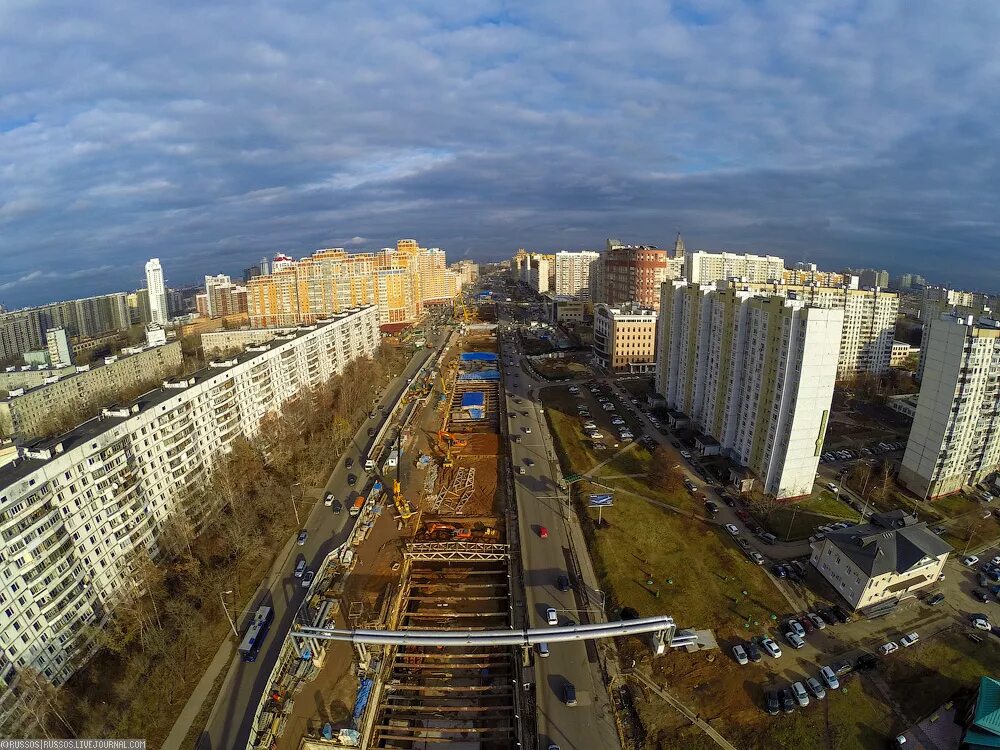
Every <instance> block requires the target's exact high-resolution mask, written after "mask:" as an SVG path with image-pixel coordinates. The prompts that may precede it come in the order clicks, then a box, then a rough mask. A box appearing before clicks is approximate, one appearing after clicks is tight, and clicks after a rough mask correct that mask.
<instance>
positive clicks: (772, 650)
mask: <svg viewBox="0 0 1000 750" xmlns="http://www.w3.org/2000/svg"><path fill="white" fill-rule="evenodd" d="M760 646H761V648H763V649H764V650H765V651H766V652H767V653H768V654H769V655H770V656H772V657H774V658H775V659H777V658H779V657H780V656H781V649H780V648H779V647H778V644H777V643H775V642H774V641H772V640H771V639H770V638H768V637H766V636H765V637H764V638H761V639H760Z"/></svg>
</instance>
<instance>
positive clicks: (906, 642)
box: [899, 633, 920, 648]
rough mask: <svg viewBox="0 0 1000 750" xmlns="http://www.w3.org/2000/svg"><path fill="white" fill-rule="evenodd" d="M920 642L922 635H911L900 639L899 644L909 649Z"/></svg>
mask: <svg viewBox="0 0 1000 750" xmlns="http://www.w3.org/2000/svg"><path fill="white" fill-rule="evenodd" d="M919 640H920V633H910V634H908V635H904V636H903V637H902V638H900V639H899V642H900V643H901V644H902V645H903V648H909V647H910V646H912V645H913V644H914V643H916V642H917V641H919Z"/></svg>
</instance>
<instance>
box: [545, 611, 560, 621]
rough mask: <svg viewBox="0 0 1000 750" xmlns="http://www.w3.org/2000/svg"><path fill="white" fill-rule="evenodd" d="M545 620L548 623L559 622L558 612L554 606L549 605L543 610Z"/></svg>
mask: <svg viewBox="0 0 1000 750" xmlns="http://www.w3.org/2000/svg"><path fill="white" fill-rule="evenodd" d="M545 622H547V623H548V624H549V625H558V624H559V614H558V613H557V612H556V610H555V607H549V608H548V609H546V610H545Z"/></svg>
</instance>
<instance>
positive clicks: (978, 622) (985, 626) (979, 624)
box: [972, 615, 990, 630]
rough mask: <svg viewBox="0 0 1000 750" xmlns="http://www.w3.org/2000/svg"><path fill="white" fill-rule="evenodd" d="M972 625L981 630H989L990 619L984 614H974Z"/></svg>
mask: <svg viewBox="0 0 1000 750" xmlns="http://www.w3.org/2000/svg"><path fill="white" fill-rule="evenodd" d="M972 627H974V628H977V629H979V630H989V629H990V621H989V620H987V619H986V618H985V617H983V616H982V615H973V616H972Z"/></svg>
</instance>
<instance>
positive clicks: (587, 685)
mask: <svg viewBox="0 0 1000 750" xmlns="http://www.w3.org/2000/svg"><path fill="white" fill-rule="evenodd" d="M511 346H512V345H511V344H509V343H506V344H504V349H503V351H504V352H510V351H511ZM515 359H516V360H517V361H519V360H520V357H519V356H517V357H515ZM505 362H506V358H505ZM504 367H505V369H506V365H504ZM505 383H506V386H507V389H508V392H507V410H508V414H516V416H514V417H513V418H510V419H509V424H508V427H509V429H510V433H511V435H512V436H514V435H519V436H520V438H521V442H520V443H516V442H514V441H513V440H512V441H511V455H512V460H513V464H514V471H515V475H514V487H515V490H514V492H515V495H516V502H517V506H518V518H519V524H520V526H519V534H520V537H521V559H522V564H523V568H524V584H525V598H526V601H525V602H524V604H525V607H526V610H527V622H528V624H529V627H533V628H539V627H546V617H545V610H546V609H547V608H549V607H553V608H555V609H556V610H557V612H558V617H559V623H560V624H565V623H566V622H567V621H568V620H572V621H574V622H579V621H580V613H579V611H578V609H577V600H576V593H575V591H574V590H572V589H571V590H570V591H567V592H561V591H559V589H558V587H557V585H556V583H557V579H558V577H559V576H560V575H568V574H569V571H570V570H571V564H570V561H569V541H568V532H567V529H566V526H565V524H566V522H567V520H566V518H565V516H564V509H563V507H562V506H563V503H564V502H565V501H564V500H560V499H559V497H558V487H557V486H556V483H555V479H554V477H556V476H557V475H558V470H559V469H558V465H557V464H556V463H554V462H550V459H549V456H550V455H552V453H551V446H546V445H545V444H543V440H544V438H543V435H544V434H545V433H544V432H543V430H542V427H541V420H542V419H543V418H544V415H543V414H541V412H540V409H539V406H540V404H537V403H535V402H534V400H533V398H534V395H535V394H536V393H537V389H538V388H539V387H541V386H542V385H545V383H544V381H536V380H534V379H533V378H532V377H531V376H530V375H529V374H528V373H526V372H524V371H521V373H520V375H519V376H518V377H517V378H516V385H515V384H514V383H515V380H512V379H511V378H507V379H506V381H505ZM528 430H530V432H529V431H528ZM529 462H531V463H530V464H529ZM522 466H523V467H524V469H525V473H524V474H523V475H522V474H519V473H517V472H518V467H522ZM570 522H573V520H572V519H570ZM543 527H544V528H545V529H546V530H547V532H548V538H546V539H543V538H542V537H541V531H540V530H541V529H542V528H543ZM535 681H536V701H537V726H538V738H539V747H541V748H547V747H548V746H549V744H557V745H558V746H559V747H560V748H561V750H570V749H572V748H576V749H579V750H582V749H583V748H595V749H596V750H603V749H604V748H620V747H621V744H620V742H619V740H618V731H617V729H616V727H615V723H614V716H613V713H612V710H611V705H610V702H609V699H608V692H607V690H606V688H605V686H604V681H603V677H602V675H601V670H600V667H599V665H598V663H597V661H596V652H595V651H593V649H591V650H590V651H589V652H588V647H587V645H586V644H584V643H581V642H572V643H554V644H552V645H551V646H550V656H549V657H548V658H544V659H543V658H539V657H538V655H537V653H536V655H535ZM567 681H569V682H571V683H572V684H573V685H574V687H575V688H576V697H577V705H576V706H572V707H571V706H567V705H566V703H565V701H564V699H563V687H564V685H565V683H566V682H567Z"/></svg>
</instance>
